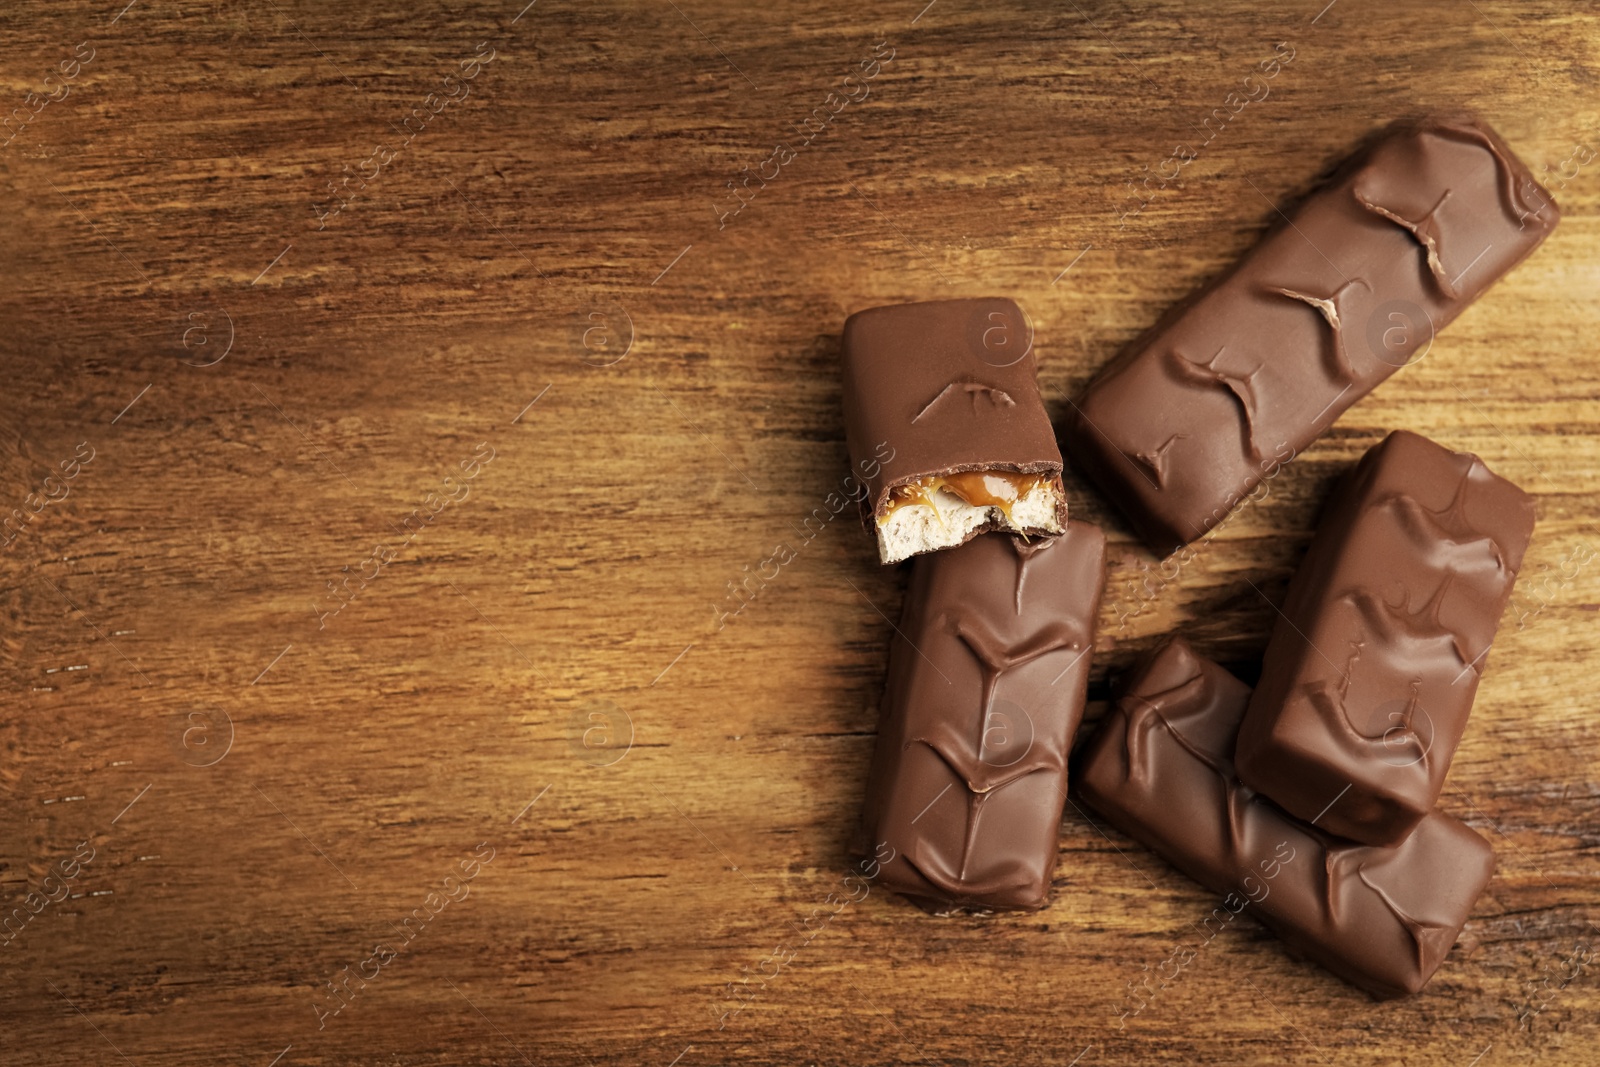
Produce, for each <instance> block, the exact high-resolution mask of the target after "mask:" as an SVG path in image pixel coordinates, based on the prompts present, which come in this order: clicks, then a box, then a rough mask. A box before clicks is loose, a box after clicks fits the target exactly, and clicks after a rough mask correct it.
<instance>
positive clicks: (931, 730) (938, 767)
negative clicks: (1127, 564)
mask: <svg viewBox="0 0 1600 1067" xmlns="http://www.w3.org/2000/svg"><path fill="white" fill-rule="evenodd" d="M1104 585H1105V535H1104V534H1102V533H1101V532H1100V529H1099V528H1098V527H1096V526H1091V525H1089V524H1087V523H1082V522H1073V523H1069V524H1068V525H1067V528H1066V532H1065V533H1063V534H1061V536H1059V537H1055V538H1048V539H1044V540H1036V541H1032V542H1024V541H1022V540H1020V539H1018V538H1016V537H1013V536H1011V535H1005V534H985V535H983V536H981V537H978V538H975V539H973V540H971V541H969V542H967V543H966V544H964V545H962V546H960V547H959V548H953V549H949V550H947V551H944V552H936V553H933V554H931V555H926V556H920V557H918V558H917V559H916V560H915V561H914V563H913V565H912V572H911V583H910V587H909V589H908V590H907V592H906V600H905V608H904V610H903V612H902V615H901V619H900V626H899V628H898V630H897V631H896V636H895V638H894V641H893V644H892V646H891V649H890V655H889V679H888V684H887V687H886V689H885V692H884V698H883V709H882V714H881V717H880V719H879V724H878V746H877V752H876V755H875V757H874V760H873V765H872V774H871V780H870V782H869V783H868V786H867V798H866V805H865V810H864V816H863V819H862V828H863V833H864V838H865V840H864V842H863V843H862V844H863V848H862V850H863V852H865V853H867V854H869V855H875V856H876V857H877V858H880V859H881V858H882V857H884V856H892V858H890V859H888V860H887V861H886V862H883V863H882V868H881V875H880V877H881V880H882V882H883V883H884V884H885V885H887V886H889V887H890V888H892V889H894V890H896V891H897V892H899V893H902V894H904V895H906V896H907V897H909V898H911V899H912V900H913V901H915V902H916V903H918V904H920V905H921V906H923V907H925V908H927V909H929V910H933V911H952V910H956V909H959V908H969V909H976V910H991V909H1018V908H1040V907H1043V906H1044V904H1045V900H1046V897H1047V895H1048V893H1049V889H1050V878H1051V874H1052V872H1053V871H1054V870H1055V865H1056V845H1057V838H1058V835H1059V832H1060V827H1061V809H1062V807H1063V805H1064V803H1065V801H1066V782H1067V754H1068V752H1069V751H1070V750H1071V748H1072V739H1073V736H1074V735H1075V734H1076V733H1077V729H1078V723H1079V721H1080V719H1081V718H1082V716H1083V701H1084V692H1085V688H1086V686H1087V684H1088V678H1089V660H1090V648H1091V647H1092V645H1093V643H1094V622H1095V616H1096V614H1097V613H1098V611H1099V607H1100V594H1101V591H1102V589H1103V588H1104Z"/></svg>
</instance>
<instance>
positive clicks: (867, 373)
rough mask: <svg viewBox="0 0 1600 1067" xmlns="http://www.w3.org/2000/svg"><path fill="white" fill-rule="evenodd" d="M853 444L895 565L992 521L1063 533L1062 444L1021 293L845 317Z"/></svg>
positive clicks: (882, 554) (1000, 526)
mask: <svg viewBox="0 0 1600 1067" xmlns="http://www.w3.org/2000/svg"><path fill="white" fill-rule="evenodd" d="M843 344H844V424H845V442H846V444H847V445H848V446H849V450H850V462H851V465H852V469H853V470H858V471H860V472H861V475H862V478H863V480H864V481H865V483H866V489H867V491H866V493H865V494H864V495H863V497H862V502H863V505H864V511H865V512H866V513H867V514H866V515H865V516H864V517H865V518H866V520H867V522H868V523H869V524H870V525H871V526H872V527H873V528H874V530H875V531H876V534H877V541H878V556H879V559H881V560H882V561H883V562H884V563H897V562H899V561H900V560H903V559H906V558H908V557H910V556H913V555H916V554H917V553H919V552H929V551H932V550H934V549H940V548H949V547H951V546H954V545H959V544H961V543H963V542H965V541H968V540H971V539H972V538H973V537H976V536H977V535H978V534H980V533H983V532H984V531H986V530H1010V531H1013V532H1016V533H1021V534H1024V535H1028V536H1032V535H1036V534H1058V533H1060V532H1061V531H1062V529H1063V528H1064V527H1065V525H1066V522H1067V497H1066V491H1065V490H1064V489H1063V488H1062V485H1061V450H1060V449H1059V448H1058V447H1057V446H1056V438H1055V431H1054V430H1052V429H1051V427H1050V419H1049V417H1048V416H1047V415H1046V414H1045V410H1044V402H1043V401H1042V400H1041V399H1040V397H1039V382H1038V371H1037V369H1036V368H1035V366H1034V360H1033V335H1032V327H1031V326H1030V325H1029V323H1028V321H1027V319H1026V318H1025V317H1024V316H1023V314H1022V309H1021V308H1019V307H1017V305H1016V304H1015V303H1013V302H1012V301H1010V300H1004V299H1000V298H989V299H981V300H937V301H933V302H931V303H925V304H899V305H895V306H892V307H879V308H872V309H870V310H868V311H858V312H856V313H855V314H854V315H851V316H850V317H849V318H848V319H846V320H845V324H844V342H843Z"/></svg>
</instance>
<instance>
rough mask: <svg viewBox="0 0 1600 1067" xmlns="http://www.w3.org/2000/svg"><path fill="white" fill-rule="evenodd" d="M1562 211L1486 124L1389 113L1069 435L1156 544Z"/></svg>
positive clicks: (1146, 343)
mask: <svg viewBox="0 0 1600 1067" xmlns="http://www.w3.org/2000/svg"><path fill="white" fill-rule="evenodd" d="M1558 219H1559V212H1558V211H1557V208H1556V205H1555V201H1554V200H1552V199H1551V198H1550V195H1549V193H1548V192H1546V191H1545V190H1544V189H1543V188H1542V187H1541V186H1540V185H1539V184H1538V182H1536V181H1535V180H1534V179H1533V176H1532V174H1531V173H1530V172H1529V170H1528V168H1527V167H1526V166H1525V165H1524V164H1523V163H1522V161H1521V160H1519V159H1517V157H1516V156H1515V155H1513V154H1512V153H1511V150H1510V149H1509V148H1507V147H1506V145H1505V143H1504V142H1503V141H1502V140H1501V139H1500V137H1499V136H1498V135H1497V134H1496V133H1495V132H1494V131H1493V130H1491V129H1490V128H1489V127H1488V126H1487V125H1485V124H1483V123H1481V122H1478V121H1476V120H1472V119H1432V120H1428V121H1425V122H1423V123H1420V124H1416V123H1413V124H1407V125H1402V126H1396V127H1393V128H1391V129H1390V130H1389V131H1387V133H1386V135H1385V136H1383V137H1382V138H1380V139H1379V140H1378V141H1377V142H1376V143H1375V144H1374V145H1373V147H1371V148H1370V149H1368V150H1367V151H1365V152H1363V153H1361V154H1359V155H1358V156H1357V157H1356V158H1355V159H1354V160H1352V161H1351V162H1350V163H1348V164H1347V165H1346V166H1345V167H1344V168H1342V170H1341V171H1340V172H1339V174H1337V175H1336V176H1335V177H1334V178H1333V179H1332V180H1331V181H1330V182H1329V183H1328V184H1327V185H1325V186H1324V187H1323V188H1322V189H1321V190H1320V191H1318V192H1316V193H1315V194H1313V195H1312V196H1311V197H1310V198H1309V199H1307V200H1306V201H1305V203H1304V204H1303V205H1302V206H1301V207H1300V208H1299V209H1298V210H1297V211H1296V213H1295V214H1294V217H1293V220H1292V223H1291V224H1288V225H1282V226H1279V227H1276V228H1275V229H1273V230H1272V231H1271V232H1270V233H1268V235H1267V236H1266V237H1264V238H1263V239H1262V240H1261V242H1260V243H1259V244H1258V245H1256V247H1255V248H1254V249H1252V250H1251V251H1250V252H1249V253H1247V254H1246V255H1245V257H1244V258H1243V259H1241V260H1240V261H1239V262H1238V263H1237V264H1236V265H1235V266H1234V267H1233V268H1232V269H1231V270H1229V271H1228V273H1227V274H1225V275H1224V276H1222V277H1221V278H1220V279H1218V280H1217V281H1215V282H1214V283H1212V284H1211V285H1210V286H1209V287H1207V288H1206V289H1204V290H1202V291H1201V292H1199V293H1197V294H1195V295H1194V296H1192V297H1190V298H1189V299H1188V300H1186V301H1185V302H1183V303H1182V304H1180V305H1179V306H1178V307H1176V308H1174V309H1173V310H1172V311H1170V312H1169V313H1168V314H1167V315H1166V316H1165V317H1164V318H1163V319H1162V320H1161V321H1160V322H1159V323H1158V324H1157V325H1156V326H1155V327H1154V328H1153V329H1152V330H1151V331H1149V332H1148V333H1146V334H1145V335H1144V336H1142V337H1141V338H1139V339H1138V340H1137V341H1135V342H1134V343H1133V344H1132V345H1131V346H1130V347H1129V348H1128V349H1127V350H1126V351H1124V352H1123V353H1122V354H1121V355H1120V356H1119V357H1118V358H1116V359H1115V360H1113V361H1112V362H1111V363H1110V364H1109V365H1108V366H1107V367H1106V368H1105V370H1103V371H1102V372H1101V373H1100V374H1099V375H1097V376H1096V377H1095V379H1094V380H1093V381H1092V382H1090V384H1089V386H1088V388H1087V389H1086V390H1085V392H1084V394H1083V396H1082V397H1081V398H1080V399H1079V400H1078V401H1077V404H1076V405H1075V407H1074V409H1073V410H1072V411H1071V412H1070V413H1069V415H1068V418H1067V419H1066V421H1065V424H1064V426H1063V441H1064V443H1065V444H1066V447H1067V451H1068V452H1069V453H1070V454H1071V456H1072V459H1073V462H1074V463H1075V464H1076V465H1077V466H1078V467H1080V468H1082V469H1083V470H1084V471H1086V472H1087V473H1088V474H1089V475H1090V476H1091V477H1092V478H1093V479H1094V480H1095V481H1096V482H1097V483H1098V484H1099V485H1100V487H1101V488H1102V489H1103V490H1105V492H1106V493H1107V495H1109V496H1110V497H1111V499H1112V500H1113V501H1114V502H1115V503H1117V504H1118V505H1119V506H1120V507H1121V508H1122V509H1123V511H1125V512H1126V513H1127V516H1128V518H1129V520H1130V522H1131V523H1132V525H1133V527H1134V529H1135V531H1136V532H1137V533H1138V534H1139V536H1140V537H1142V538H1143V539H1144V540H1145V541H1146V543H1148V544H1149V545H1150V547H1151V548H1152V549H1154V550H1155V551H1157V552H1158V553H1162V554H1165V553H1167V552H1170V551H1172V550H1173V549H1176V548H1178V547H1179V546H1181V545H1184V544H1186V543H1188V542H1189V541H1192V540H1194V539H1195V538H1197V537H1199V536H1201V535H1202V534H1204V533H1205V532H1206V531H1207V530H1209V529H1210V528H1211V527H1212V526H1214V525H1215V524H1216V523H1217V522H1219V521H1220V520H1221V519H1222V518H1223V517H1224V516H1225V515H1227V513H1228V512H1229V511H1231V510H1232V509H1233V507H1234V506H1235V505H1236V504H1237V503H1238V502H1239V501H1240V500H1241V499H1242V498H1243V497H1244V496H1245V494H1247V493H1248V492H1249V491H1250V490H1251V489H1252V488H1253V487H1255V486H1256V485H1257V484H1258V483H1259V482H1260V481H1261V479H1262V478H1263V477H1270V476H1272V475H1274V474H1276V472H1277V469H1278V467H1279V466H1280V465H1281V464H1283V463H1284V462H1287V461H1288V460H1289V459H1291V458H1293V457H1294V456H1295V455H1297V454H1298V453H1299V452H1300V451H1301V450H1302V449H1304V448H1305V446H1306V445H1308V444H1310V443H1311V442H1312V441H1313V440H1315V439H1316V438H1317V437H1318V436H1319V435H1321V434H1322V432H1323V431H1324V430H1326V429H1327V428H1328V427H1329V426H1330V425H1332V424H1333V422H1334V421H1335V420H1336V419H1338V417H1339V416H1340V414H1342V413H1343V412H1344V411H1345V409H1346V408H1348V407H1350V405H1351V404H1354V403H1355V402H1356V401H1357V400H1359V399H1361V398H1362V397H1363V396H1365V395H1366V394H1367V393H1368V392H1370V391H1371V390H1372V389H1373V388H1374V387H1376V386H1377V385H1378V384H1379V383H1381V382H1382V381H1383V380H1384V379H1386V378H1388V377H1389V375H1391V374H1393V373H1394V372H1395V371H1396V370H1398V369H1399V368H1400V367H1402V366H1404V365H1405V364H1406V363H1407V362H1408V361H1409V360H1411V359H1412V358H1414V357H1416V355H1417V354H1418V353H1419V352H1424V351H1425V350H1426V347H1427V346H1428V345H1431V344H1432V342H1433V337H1434V335H1435V334H1436V333H1437V331H1439V330H1440V329H1443V328H1444V326H1445V325H1446V324H1447V323H1449V322H1450V321H1451V320H1452V319H1454V318H1455V317H1456V315H1458V314H1459V313H1460V312H1461V311H1462V309H1464V308H1465V307H1466V306H1467V305H1468V304H1470V303H1472V301H1473V300H1474V299H1476V298H1477V296H1478V295H1479V294H1480V293H1482V292H1483V291H1484V290H1485V289H1487V288H1488V287H1489V286H1490V285H1492V284H1493V283H1494V282H1495V281H1496V280H1498V279H1499V278H1500V276H1501V275H1503V274H1504V273H1505V272H1506V271H1508V270H1510V269H1511V268H1512V267H1514V266H1515V265H1516V264H1517V263H1519V262H1521V261H1522V259H1523V258H1524V257H1526V256H1527V255H1528V254H1529V253H1530V252H1532V251H1533V250H1534V249H1535V248H1537V247H1538V246H1539V244H1540V243H1541V242H1543V240H1544V239H1545V237H1546V236H1548V235H1549V233H1550V231H1551V230H1552V229H1554V228H1555V225H1556V222H1557V221H1558Z"/></svg>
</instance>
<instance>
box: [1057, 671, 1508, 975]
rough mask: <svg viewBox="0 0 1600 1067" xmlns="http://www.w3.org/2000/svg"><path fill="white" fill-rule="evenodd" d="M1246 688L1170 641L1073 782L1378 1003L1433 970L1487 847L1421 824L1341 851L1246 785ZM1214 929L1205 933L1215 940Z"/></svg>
mask: <svg viewBox="0 0 1600 1067" xmlns="http://www.w3.org/2000/svg"><path fill="white" fill-rule="evenodd" d="M1249 698H1250V690H1249V689H1248V688H1247V687H1246V686H1245V685H1244V684H1243V683H1242V682H1240V681H1239V680H1238V679H1236V678H1234V677H1233V676H1232V675H1231V674H1229V673H1228V672H1227V671H1225V670H1223V669H1222V668H1221V667H1219V666H1217V665H1216V664H1215V663H1212V662H1210V661H1209V660H1206V659H1203V658H1201V657H1200V656H1198V655H1196V654H1195V653H1194V652H1193V651H1192V650H1191V649H1190V648H1189V646H1188V645H1187V644H1185V643H1184V642H1183V641H1182V640H1175V641H1173V642H1172V643H1171V644H1169V645H1167V646H1166V647H1165V648H1164V649H1162V650H1161V651H1160V652H1159V653H1157V654H1156V655H1155V657H1154V658H1153V659H1151V660H1150V661H1149V662H1148V663H1147V664H1146V665H1145V666H1144V667H1143V669H1142V670H1141V671H1140V672H1139V674H1138V676H1137V677H1136V678H1135V679H1133V681H1132V682H1131V684H1130V685H1129V686H1128V688H1127V690H1126V691H1125V693H1124V695H1123V696H1122V698H1121V699H1120V700H1119V701H1118V703H1117V704H1116V706H1115V707H1114V708H1113V709H1112V711H1111V713H1110V714H1109V715H1107V717H1106V719H1105V722H1104V725H1103V726H1102V727H1101V729H1100V732H1099V733H1098V734H1096V735H1095V737H1094V739H1093V740H1092V741H1091V742H1090V743H1089V744H1088V745H1087V746H1086V748H1085V752H1084V757H1083V761H1082V766H1081V767H1080V768H1079V770H1078V771H1077V775H1076V782H1077V789H1078V791H1079V792H1080V793H1081V794H1082V796H1083V799H1084V800H1085V801H1087V802H1088V803H1089V804H1090V805H1091V806H1092V807H1094V808H1095V809H1096V810H1097V811H1099V812H1100V813H1101V814H1102V815H1104V816H1105V817H1106V819H1107V820H1108V821H1109V822H1110V823H1111V824H1112V825H1113V826H1115V827H1117V828H1118V829H1119V830H1122V831H1123V832H1124V833H1126V834H1127V835H1128V836H1130V837H1133V838H1135V839H1136V840H1138V841H1140V842H1143V843H1144V844H1145V845H1147V846H1149V847H1150V848H1151V849H1153V850H1154V851H1156V852H1157V853H1159V854H1161V855H1162V856H1163V857H1165V858H1166V859H1167V860H1169V861H1170V862H1171V863H1172V864H1173V865H1174V866H1175V867H1177V868H1178V869H1179V870H1181V871H1183V872H1184V873H1185V874H1187V875H1188V876H1189V877H1191V878H1193V879H1194V880H1195V881H1197V882H1199V883H1200V884H1201V885H1204V886H1205V887H1206V888H1208V889H1211V890H1212V891H1214V892H1217V893H1222V894H1226V896H1225V897H1224V899H1223V902H1222V905H1221V906H1220V907H1218V908H1217V909H1216V911H1214V912H1213V913H1212V914H1213V917H1212V918H1208V919H1207V920H1206V925H1207V929H1209V924H1210V923H1211V922H1213V921H1215V922H1217V924H1218V925H1219V927H1220V925H1221V924H1222V923H1226V922H1231V921H1232V919H1233V916H1234V915H1236V914H1239V913H1242V912H1246V911H1248V912H1249V913H1250V914H1252V915H1254V916H1256V917H1257V918H1259V919H1260V920H1261V921H1262V922H1263V923H1265V924H1266V925H1267V926H1269V927H1271V928H1272V929H1273V930H1274V931H1275V932H1276V933H1277V934H1278V935H1279V936H1280V937H1282V938H1283V940H1284V941H1285V942H1286V943H1287V945H1288V946H1289V948H1290V950H1291V951H1292V952H1294V953H1297V954H1299V955H1301V956H1304V957H1306V958H1308V959H1310V960H1312V961H1313V962H1315V963H1318V964H1321V965H1322V966H1323V967H1326V968H1327V969H1328V970H1330V971H1332V972H1333V973H1334V974H1336V975H1338V976H1339V977H1341V978H1343V979H1345V980H1346V981H1348V982H1350V983H1352V984H1354V985H1357V986H1360V987H1361V988H1363V989H1366V990H1368V991H1369V992H1371V993H1373V994H1375V995H1377V996H1380V997H1394V996H1403V995H1405V994H1408V993H1415V992H1417V990H1419V989H1421V988H1422V987H1423V986H1424V985H1426V984H1427V982H1428V979H1429V978H1431V977H1432V976H1433V972H1434V971H1435V970H1437V969H1438V967H1439V964H1440V963H1441V962H1443V960H1444V958H1445V956H1446V955H1447V954H1448V953H1449V951H1450V947H1451V945H1453V944H1455V940H1456V937H1457V936H1458V935H1459V934H1460V933H1461V927H1462V926H1463V925H1464V924H1465V923H1466V920H1467V916H1468V914H1469V913H1470V912H1471V910H1472V905H1473V902H1474V901H1476V900H1477V899H1478V896H1479V894H1481V893H1482V892H1483V889H1484V887H1485V886H1486V885H1488V882H1489V877H1490V875H1491V874H1493V872H1494V853H1493V851H1492V850H1491V849H1490V848H1489V843H1488V842H1487V841H1485V840H1484V839H1483V838H1482V837H1480V836H1478V834H1476V833H1474V832H1473V831H1472V830H1471V829H1470V828H1469V827H1468V826H1467V825H1466V824H1464V823H1462V822H1459V821H1457V820H1456V819H1452V818H1451V817H1450V816H1448V815H1442V814H1440V813H1438V812H1434V813H1432V814H1429V815H1428V816H1427V817H1426V818H1424V819H1423V820H1422V822H1420V823H1419V824H1418V825H1417V829H1416V832H1415V833H1413V834H1412V835H1411V836H1410V837H1408V838H1406V840H1405V841H1404V843H1402V844H1401V845H1400V846H1399V847H1397V848H1373V847H1371V846H1369V845H1358V844H1354V843H1352V842H1349V841H1342V840H1340V839H1338V838H1335V837H1333V836H1331V835H1329V834H1326V833H1323V832H1322V831H1321V830H1319V829H1318V828H1316V827H1314V826H1311V825H1308V824H1306V823H1303V822H1300V821H1299V820H1297V819H1292V818H1290V817H1288V816H1286V815H1285V814H1284V813H1283V812H1282V811H1280V810H1279V809H1278V808H1277V807H1276V806H1274V805H1273V804H1271V803H1270V802H1268V801H1267V800H1266V799H1265V798H1264V797H1261V796H1258V795H1257V794H1255V793H1254V792H1253V791H1251V789H1250V788H1249V787H1248V786H1245V785H1243V784H1242V783H1240V782H1239V781H1238V780H1237V779H1236V778H1235V777H1234V773H1233V764H1232V761H1231V760H1230V759H1229V754H1230V753H1231V752H1232V751H1233V746H1234V735H1235V732H1236V731H1237V730H1238V728H1239V720H1240V717H1241V716H1242V715H1243V714H1244V708H1245V702H1246V701H1247V700H1249ZM1214 933H1215V932H1214V931H1213V935H1214Z"/></svg>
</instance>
